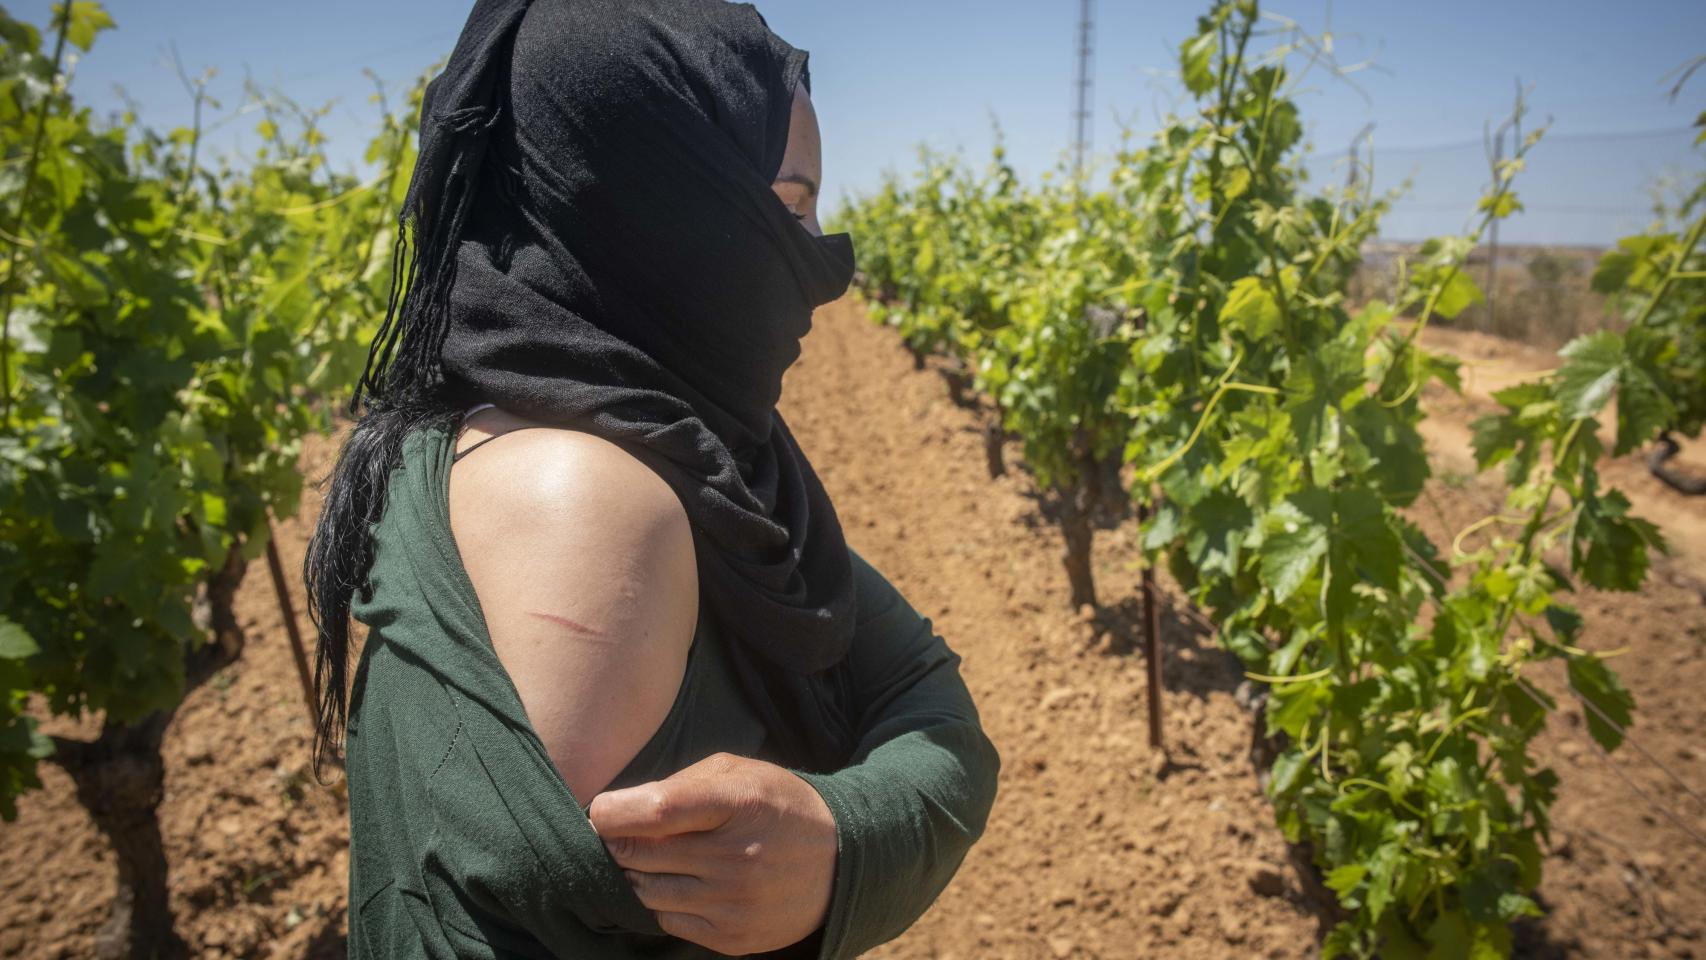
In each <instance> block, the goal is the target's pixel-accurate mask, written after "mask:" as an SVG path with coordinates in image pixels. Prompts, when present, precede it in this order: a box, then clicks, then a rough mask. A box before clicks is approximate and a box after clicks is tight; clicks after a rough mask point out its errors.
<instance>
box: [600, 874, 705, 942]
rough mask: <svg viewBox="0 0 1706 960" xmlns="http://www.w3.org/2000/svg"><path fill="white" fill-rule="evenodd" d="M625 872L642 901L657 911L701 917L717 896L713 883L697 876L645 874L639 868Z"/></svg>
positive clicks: (629, 882)
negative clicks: (708, 882)
mask: <svg viewBox="0 0 1706 960" xmlns="http://www.w3.org/2000/svg"><path fill="white" fill-rule="evenodd" d="M622 872H623V874H625V875H626V876H627V877H628V884H629V885H630V886H632V887H633V888H634V893H635V895H636V896H638V897H639V898H640V902H641V903H643V904H645V905H646V906H647V907H649V908H650V909H652V910H655V911H659V912H664V911H668V912H672V913H689V912H691V913H692V914H693V915H694V916H699V915H701V914H703V913H705V912H706V911H707V907H709V906H710V905H711V904H712V903H713V902H714V901H715V900H716V899H717V898H715V897H714V893H715V891H713V890H712V889H711V887H710V884H707V883H706V882H705V881H703V880H701V879H699V878H698V877H689V876H684V875H682V874H679V873H642V872H640V871H638V870H624V871H622ZM701 919H703V918H702V917H701ZM675 935H676V936H680V934H675Z"/></svg>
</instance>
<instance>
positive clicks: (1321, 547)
mask: <svg viewBox="0 0 1706 960" xmlns="http://www.w3.org/2000/svg"><path fill="white" fill-rule="evenodd" d="M1266 526H1267V536H1266V537H1265V538H1264V539H1263V541H1262V582H1263V583H1264V584H1266V585H1267V587H1268V589H1269V590H1272V591H1273V594H1274V601H1275V602H1276V603H1282V602H1284V601H1285V599H1286V598H1287V597H1289V596H1291V595H1292V594H1293V593H1294V592H1296V590H1297V588H1298V587H1300V586H1302V585H1303V582H1304V581H1305V580H1307V579H1309V575H1310V574H1311V573H1313V572H1314V571H1315V567H1316V565H1317V564H1318V563H1320V561H1321V558H1322V557H1324V556H1326V555H1327V528H1326V527H1325V526H1323V525H1322V524H1320V523H1319V522H1317V521H1316V520H1314V519H1313V518H1311V517H1309V516H1306V515H1305V514H1304V513H1303V511H1301V510H1299V509H1297V508H1296V507H1295V506H1293V505H1292V504H1290V503H1286V504H1281V505H1280V506H1279V507H1277V508H1275V509H1274V510H1272V511H1269V513H1268V516H1267V519H1266Z"/></svg>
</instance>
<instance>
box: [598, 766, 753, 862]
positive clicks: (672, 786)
mask: <svg viewBox="0 0 1706 960" xmlns="http://www.w3.org/2000/svg"><path fill="white" fill-rule="evenodd" d="M738 759H739V758H726V755H724V754H717V755H715V756H712V757H708V758H706V759H704V760H701V761H699V762H698V763H696V764H694V765H693V766H691V767H688V768H687V769H685V770H682V771H680V772H679V773H676V774H673V775H671V776H670V777H668V778H667V779H664V780H655V781H653V782H651V783H642V784H640V785H638V786H633V787H626V788H624V789H621V790H611V791H609V792H606V793H601V794H599V795H598V796H596V797H593V798H592V803H591V805H589V806H588V807H587V818H588V819H589V820H591V821H592V828H593V829H594V830H596V831H598V835H599V836H600V837H602V838H604V839H605V840H607V841H608V840H610V839H612V838H615V837H664V836H668V835H670V834H675V833H690V832H693V831H699V830H714V829H716V828H717V827H720V826H722V825H723V824H725V823H727V822H728V821H729V819H730V818H731V817H733V816H734V815H735V813H736V812H738V811H739V810H740V809H741V806H742V804H743V803H744V802H745V798H744V794H743V793H741V791H740V790H739V789H738V786H739V785H738V780H737V779H736V778H729V777H725V776H720V775H717V774H718V773H720V772H721V771H724V770H727V769H728V768H729V767H730V766H731V761H732V760H738Z"/></svg>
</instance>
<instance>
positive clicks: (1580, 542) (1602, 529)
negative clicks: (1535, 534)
mask: <svg viewBox="0 0 1706 960" xmlns="http://www.w3.org/2000/svg"><path fill="white" fill-rule="evenodd" d="M1669 549H1670V548H1669V545H1668V544H1666V543H1665V539H1664V535H1663V534H1661V533H1659V529H1658V527H1656V526H1654V525H1653V524H1652V523H1650V522H1649V521H1646V520H1642V519H1641V518H1640V517H1634V516H1630V515H1629V498H1628V497H1625V496H1624V495H1623V493H1622V492H1621V491H1618V490H1608V491H1606V492H1605V494H1604V495H1600V494H1599V493H1598V492H1597V489H1596V483H1595V480H1594V477H1593V476H1592V475H1590V476H1589V478H1588V482H1587V483H1586V484H1584V488H1583V491H1582V497H1581V501H1580V505H1579V507H1578V509H1577V513H1576V522H1575V525H1574V526H1573V527H1572V528H1571V530H1570V562H1571V564H1572V566H1573V567H1574V568H1575V569H1576V571H1577V572H1579V573H1580V574H1581V575H1582V579H1584V580H1586V581H1587V582H1588V583H1590V584H1592V585H1593V586H1596V587H1598V588H1600V589H1601V590H1639V589H1640V588H1641V583H1642V581H1644V580H1645V579H1646V576H1647V565H1648V551H1649V550H1657V551H1659V552H1660V553H1665V552H1668V551H1669Z"/></svg>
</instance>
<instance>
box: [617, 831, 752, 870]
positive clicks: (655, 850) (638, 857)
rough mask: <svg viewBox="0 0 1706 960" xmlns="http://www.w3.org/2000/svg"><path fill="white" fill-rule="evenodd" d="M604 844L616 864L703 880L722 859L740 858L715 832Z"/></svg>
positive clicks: (621, 839)
mask: <svg viewBox="0 0 1706 960" xmlns="http://www.w3.org/2000/svg"><path fill="white" fill-rule="evenodd" d="M750 845H755V844H749V846H750ZM604 846H605V848H606V849H607V850H609V851H610V856H611V857H612V858H613V859H614V860H615V861H616V863H617V864H618V865H619V866H622V867H626V868H628V869H629V870H643V871H645V872H646V873H680V874H686V875H688V876H693V877H700V878H702V879H707V880H708V879H712V877H713V875H714V874H716V873H717V872H718V868H719V866H721V865H723V864H724V862H725V861H731V862H732V861H735V860H739V859H741V856H740V852H739V851H736V850H731V849H730V844H729V841H728V839H727V838H724V837H721V836H718V835H717V834H716V833H682V834H676V835H675V836H672V837H610V838H608V839H606V840H605V841H604ZM756 852H757V851H754V853H756Z"/></svg>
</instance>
